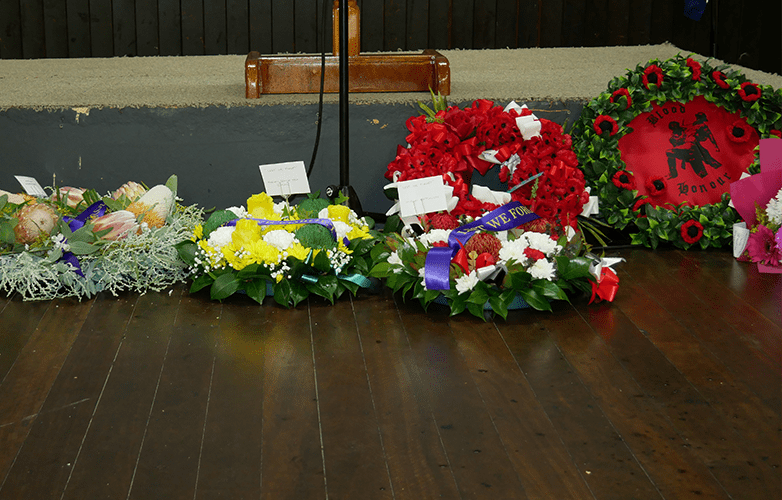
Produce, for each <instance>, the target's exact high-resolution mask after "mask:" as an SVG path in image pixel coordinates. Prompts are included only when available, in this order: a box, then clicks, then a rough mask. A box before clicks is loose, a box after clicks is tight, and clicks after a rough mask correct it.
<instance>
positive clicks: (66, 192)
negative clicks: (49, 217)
mask: <svg viewBox="0 0 782 500" xmlns="http://www.w3.org/2000/svg"><path fill="white" fill-rule="evenodd" d="M84 191H85V189H84V188H76V187H68V186H64V187H61V188H59V189H58V190H57V192H56V193H52V196H51V199H52V201H55V200H60V201H61V202H62V203H65V204H66V205H68V206H69V207H71V208H76V207H78V206H79V203H81V202H82V201H84Z"/></svg>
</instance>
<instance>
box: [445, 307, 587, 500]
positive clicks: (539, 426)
mask: <svg viewBox="0 0 782 500" xmlns="http://www.w3.org/2000/svg"><path fill="white" fill-rule="evenodd" d="M451 328H452V330H453V335H454V337H455V338H456V343H457V345H458V348H459V351H460V353H461V354H462V356H463V357H464V360H465V363H466V364H467V366H468V368H469V372H470V374H471V375H472V378H473V380H474V382H475V385H476V386H477V388H478V391H479V393H480V397H481V399H482V400H483V401H484V403H485V404H486V407H487V409H488V411H489V414H490V415H491V417H492V421H493V423H494V427H495V428H496V429H497V432H498V434H499V436H500V440H501V441H502V444H503V446H504V447H505V449H506V450H508V456H509V458H510V461H511V463H512V464H513V466H514V468H515V470H516V473H517V474H518V475H519V476H520V478H521V482H522V484H523V485H524V490H525V491H526V493H527V497H528V498H530V499H533V498H534V499H539V500H546V499H551V498H556V499H559V500H565V499H573V500H578V499H582V498H590V497H591V496H592V493H591V492H590V490H589V488H588V486H587V484H586V482H585V480H584V477H583V476H582V473H581V472H580V471H579V468H578V467H577V466H576V464H575V463H574V462H573V459H572V458H571V456H570V454H569V452H568V450H567V449H566V448H565V446H564V445H563V443H562V438H561V437H560V436H559V434H558V433H557V431H556V429H555V428H554V426H553V425H552V423H551V420H550V419H549V417H548V415H546V412H545V410H544V408H543V406H542V405H541V403H540V402H539V401H538V400H537V398H536V396H535V393H534V392H533V390H532V388H531V387H530V385H529V384H528V382H527V381H526V379H525V376H524V373H523V372H522V371H521V370H520V369H519V366H518V365H517V364H516V362H515V360H514V359H513V356H512V355H511V353H510V351H509V350H508V346H507V345H506V344H505V342H504V340H503V338H502V336H501V335H500V333H499V331H498V329H497V328H498V325H495V324H493V323H482V324H476V321H475V320H474V318H468V317H463V316H462V317H459V318H454V319H452V320H451ZM530 463H534V464H535V466H534V467H530V466H529V464H530Z"/></svg>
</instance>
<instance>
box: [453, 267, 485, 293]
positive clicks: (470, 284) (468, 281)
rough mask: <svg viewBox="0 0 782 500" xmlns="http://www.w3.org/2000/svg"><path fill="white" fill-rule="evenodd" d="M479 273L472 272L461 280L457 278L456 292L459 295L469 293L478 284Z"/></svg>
mask: <svg viewBox="0 0 782 500" xmlns="http://www.w3.org/2000/svg"><path fill="white" fill-rule="evenodd" d="M479 281H480V280H479V279H478V273H476V272H475V271H472V272H471V273H470V274H465V275H464V276H461V277H459V278H456V291H457V292H459V293H464V292H469V291H470V290H472V289H473V288H475V285H477V284H478V282H479Z"/></svg>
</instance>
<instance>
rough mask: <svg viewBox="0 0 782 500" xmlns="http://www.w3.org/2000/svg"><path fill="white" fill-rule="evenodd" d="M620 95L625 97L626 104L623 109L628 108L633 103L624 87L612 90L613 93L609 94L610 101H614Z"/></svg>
mask: <svg viewBox="0 0 782 500" xmlns="http://www.w3.org/2000/svg"><path fill="white" fill-rule="evenodd" d="M621 96H624V97H625V99H627V105H626V106H625V109H629V108H630V106H632V105H633V99H632V98H631V97H630V92H629V91H628V90H627V89H626V88H621V89H618V90H614V93H613V94H611V98H610V99H609V100H610V101H611V102H616V100H617V99H618V98H620V97H621Z"/></svg>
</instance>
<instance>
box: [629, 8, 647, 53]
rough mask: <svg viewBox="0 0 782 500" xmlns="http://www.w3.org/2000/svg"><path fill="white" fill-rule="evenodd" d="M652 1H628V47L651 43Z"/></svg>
mask: <svg viewBox="0 0 782 500" xmlns="http://www.w3.org/2000/svg"><path fill="white" fill-rule="evenodd" d="M652 3H653V2H652V0H630V1H629V4H630V15H629V17H628V33H627V44H628V45H646V44H649V43H652V33H651V30H652V27H651V24H652Z"/></svg>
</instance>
